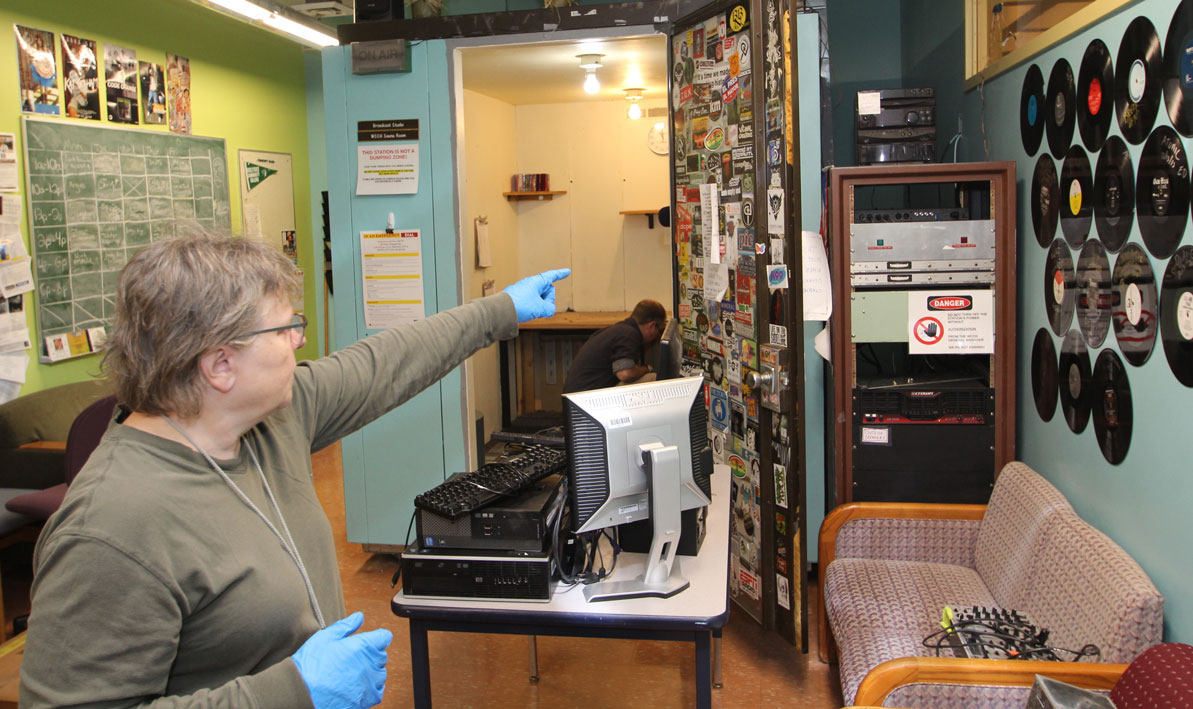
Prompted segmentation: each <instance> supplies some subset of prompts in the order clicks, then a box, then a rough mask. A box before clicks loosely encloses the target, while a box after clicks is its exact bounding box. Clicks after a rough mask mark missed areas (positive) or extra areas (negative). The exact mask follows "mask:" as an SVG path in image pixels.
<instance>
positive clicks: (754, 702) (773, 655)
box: [2, 445, 841, 709]
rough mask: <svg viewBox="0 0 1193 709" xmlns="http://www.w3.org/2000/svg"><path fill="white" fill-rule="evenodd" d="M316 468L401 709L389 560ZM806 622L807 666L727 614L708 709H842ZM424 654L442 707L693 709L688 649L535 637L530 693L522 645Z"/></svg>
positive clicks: (10, 574) (447, 637)
mask: <svg viewBox="0 0 1193 709" xmlns="http://www.w3.org/2000/svg"><path fill="white" fill-rule="evenodd" d="M312 460H313V463H314V470H315V486H316V490H317V492H318V494H319V499H320V500H321V501H322V502H323V506H324V508H325V509H326V510H327V513H328V517H329V518H330V519H331V523H332V529H334V530H336V532H337V535H336V538H337V542H336V547H337V549H336V551H337V553H338V554H339V560H340V574H341V576H342V578H343V583H344V596H345V602H346V605H347V607H348V610H349V611H357V610H360V611H364V613H365V627H366V628H372V627H377V626H382V627H385V628H388V629H389V630H391V631H392V632H393V634H394V642H393V645H391V646H390V650H389V679H388V683H387V686H386V692H385V699H384V701H383V702H382V703H381V704H380V705H379V706H381V707H385V708H387V709H388V708H397V707H409V706H411V705H412V704H413V698H412V695H411V689H410V636H409V633H408V632H407V622H406V621H405V620H404V619H402V618H398V617H396V616H394V615H393V614H392V613H391V612H390V608H389V599H390V598H391V597H392V596H393V594H394V589H393V588H391V587H390V579H391V578H392V577H393V574H394V571H395V570H396V569H397V559H396V557H393V556H389V555H384V554H368V553H366V552H365V551H364V550H363V549H362V548H361V545H360V544H352V543H349V542H348V541H347V539H346V538H345V534H344V487H343V476H342V474H341V467H340V466H341V463H340V450H339V446H338V445H335V446H332V447H330V448H327V449H326V450H323V451H320V452H319V453H316V454H315V455H314V456H313V457H312ZM22 546H23V547H25V548H24V549H22V548H21V547H22ZM2 560H3V591H4V606H5V617H6V618H7V619H8V622H9V625H8V632H9V633H11V632H12V630H11V628H12V618H13V617H14V616H15V615H18V614H20V613H28V608H29V601H28V589H29V571H28V568H29V550H28V545H19V546H17V547H13V548H10V549H8V550H5V552H4V555H3V558H2ZM809 589H810V590H812V584H809ZM809 608H810V609H811V608H814V606H813V605H812V604H809ZM809 621H810V623H811V624H812V625H811V627H810V628H809V636H810V641H811V642H810V647H809V652H808V653H807V654H804V653H801V652H799V651H798V650H796V649H795V648H793V647H792V646H791V645H789V644H787V642H786V641H784V640H783V639H782V638H780V637H779V636H778V635H777V634H775V633H767V632H763V631H762V630H761V629H760V627H759V625H758V624H757V623H756V622H755V621H754V620H753V619H752V618H750V617H749V616H748V615H746V614H745V613H743V612H741V611H739V610H737V609H736V607H731V610H730V614H729V623H728V625H726V627H725V631H724V638H723V645H722V662H723V679H724V687H723V688H722V689H719V690H713V706H714V707H756V706H764V705H770V704H782V705H785V706H796V707H808V708H809V709H820V708H822V707H824V708H827V707H839V706H841V688H840V684H839V679H838V676H837V671H836V667H835V666H833V667H830V666H829V665H825V664H822V663H821V662H820V661H819V660H817V659H816V625H815V622H816V621H815V613H809ZM429 644H430V649H431V690H432V696H433V698H434V701H435V703H436V704H438V705H439V706H445V707H540V706H541V707H551V708H552V709H556V708H563V707H584V708H585V709H589V708H592V707H617V706H627V705H630V704H634V705H639V706H641V705H646V706H652V707H658V708H660V709H663V708H665V707H688V706H692V705H694V704H695V701H696V696H695V687H694V681H695V665H696V662H695V653H694V651H693V649H692V646H691V645H690V644H688V643H678V642H652V641H636V640H604V639H579V638H563V637H560V638H553V637H542V638H539V640H538V659H539V677H540V679H539V681H538V682H537V683H531V682H530V681H529V679H528V643H527V639H526V638H525V637H523V636H515V635H479V634H476V635H474V634H468V633H438V632H433V633H431V634H430V640H429Z"/></svg>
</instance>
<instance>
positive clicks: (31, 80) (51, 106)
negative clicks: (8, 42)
mask: <svg viewBox="0 0 1193 709" xmlns="http://www.w3.org/2000/svg"><path fill="white" fill-rule="evenodd" d="M12 27H13V30H14V31H15V32H16V35H17V77H18V83H19V84H20V88H21V111H23V112H25V113H46V114H50V115H54V116H57V115H58V112H59V111H58V62H57V61H55V59H54V33H53V32H47V31H46V30H38V29H33V28H32V27H22V26H20V25H13V26H12Z"/></svg>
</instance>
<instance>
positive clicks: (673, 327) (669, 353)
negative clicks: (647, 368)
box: [654, 318, 683, 379]
mask: <svg viewBox="0 0 1193 709" xmlns="http://www.w3.org/2000/svg"><path fill="white" fill-rule="evenodd" d="M658 350H659V351H658V357H657V358H656V359H655V365H654V371H655V374H656V378H657V379H677V378H679V377H681V376H683V372H682V370H681V369H680V368H681V367H682V365H683V328H682V327H680V325H679V319H678V318H671V320H670V321H669V322H668V323H667V327H666V329H664V330H663V335H662V337H660V338H659V348H658Z"/></svg>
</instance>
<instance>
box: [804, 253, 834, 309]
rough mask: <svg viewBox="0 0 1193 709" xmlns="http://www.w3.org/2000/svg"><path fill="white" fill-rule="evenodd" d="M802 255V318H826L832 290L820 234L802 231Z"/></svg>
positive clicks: (826, 256) (831, 307)
mask: <svg viewBox="0 0 1193 709" xmlns="http://www.w3.org/2000/svg"><path fill="white" fill-rule="evenodd" d="M803 256H804V320H828V319H829V316H830V315H832V314H833V290H832V284H831V282H830V279H829V270H828V254H827V253H825V250H824V241H823V240H822V239H821V238H820V234H817V233H816V232H814V231H805V232H803Z"/></svg>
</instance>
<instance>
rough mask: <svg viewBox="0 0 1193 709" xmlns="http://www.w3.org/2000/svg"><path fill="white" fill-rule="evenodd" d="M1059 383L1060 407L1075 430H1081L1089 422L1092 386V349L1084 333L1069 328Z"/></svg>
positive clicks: (1062, 352) (1060, 365)
mask: <svg viewBox="0 0 1193 709" xmlns="http://www.w3.org/2000/svg"><path fill="white" fill-rule="evenodd" d="M1057 366H1058V369H1059V377H1060V378H1061V382H1062V384H1061V386H1060V408H1061V410H1062V411H1064V414H1065V423H1067V424H1068V425H1069V429H1070V430H1071V431H1072V432H1073V433H1081V432H1082V431H1084V430H1085V426H1086V424H1088V423H1089V410H1090V398H1091V397H1090V388H1091V386H1090V385H1091V379H1092V372H1091V371H1090V367H1089V350H1088V349H1086V347H1085V343H1084V342H1082V341H1081V333H1079V332H1077V331H1076V330H1069V333H1068V334H1067V335H1065V339H1064V342H1062V343H1061V346H1060V358H1059V362H1058V365H1057Z"/></svg>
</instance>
